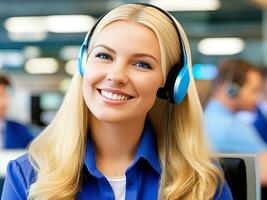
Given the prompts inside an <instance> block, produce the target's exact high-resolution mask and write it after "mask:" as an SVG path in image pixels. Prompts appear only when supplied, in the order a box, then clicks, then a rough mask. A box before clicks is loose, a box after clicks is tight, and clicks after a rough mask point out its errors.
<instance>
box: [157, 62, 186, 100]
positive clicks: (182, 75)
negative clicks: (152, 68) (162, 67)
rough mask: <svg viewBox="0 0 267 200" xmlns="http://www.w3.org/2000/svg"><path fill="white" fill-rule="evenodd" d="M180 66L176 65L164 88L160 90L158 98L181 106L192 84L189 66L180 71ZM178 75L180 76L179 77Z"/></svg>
mask: <svg viewBox="0 0 267 200" xmlns="http://www.w3.org/2000/svg"><path fill="white" fill-rule="evenodd" d="M179 68H180V67H179V66H177V65H174V66H173V67H172V68H171V70H170V72H169V74H168V77H167V80H166V83H165V86H164V88H159V90H158V92H157V96H158V97H159V98H162V99H167V100H169V101H170V102H171V103H175V104H179V103H181V102H182V100H183V99H184V97H185V95H186V93H187V89H188V87H189V83H190V76H189V70H188V66H187V65H185V66H183V67H182V69H181V71H180V72H179V73H178V71H179ZM177 74H178V75H177Z"/></svg>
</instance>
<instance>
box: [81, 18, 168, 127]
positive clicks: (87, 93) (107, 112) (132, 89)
mask: <svg viewBox="0 0 267 200" xmlns="http://www.w3.org/2000/svg"><path fill="white" fill-rule="evenodd" d="M160 63H161V60H160V47H159V42H158V39H157V37H156V35H155V33H154V32H153V31H152V30H151V29H149V28H148V27H146V26H144V25H141V24H138V23H134V22H128V21H116V22H112V23H111V24H109V25H108V26H106V27H105V28H104V29H103V30H101V32H100V33H99V34H98V35H97V37H96V41H95V44H94V46H93V48H92V51H91V53H90V55H89V57H88V61H87V64H86V66H85V69H84V70H85V74H84V79H83V95H84V99H85V102H86V104H87V106H88V108H89V109H90V111H91V112H92V114H93V115H94V116H95V117H96V118H97V119H99V120H101V121H105V122H119V121H128V120H133V119H135V120H138V119H140V120H143V119H144V118H145V116H146V114H147V112H148V111H149V110H150V109H151V107H152V106H153V104H154V102H155V99H156V93H157V90H158V88H159V87H160V86H162V85H163V75H162V69H161V64H160Z"/></svg>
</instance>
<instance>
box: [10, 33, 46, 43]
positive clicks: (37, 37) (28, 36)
mask: <svg viewBox="0 0 267 200" xmlns="http://www.w3.org/2000/svg"><path fill="white" fill-rule="evenodd" d="M7 36H8V38H9V39H10V40H12V41H14V42H39V41H43V40H45V39H46V38H47V33H8V34H7Z"/></svg>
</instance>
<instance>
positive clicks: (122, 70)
mask: <svg viewBox="0 0 267 200" xmlns="http://www.w3.org/2000/svg"><path fill="white" fill-rule="evenodd" d="M107 80H108V81H112V82H113V83H115V84H121V85H122V84H126V83H128V74H127V67H126V65H125V64H115V63H114V66H112V68H111V69H110V70H109V72H108V73H107Z"/></svg>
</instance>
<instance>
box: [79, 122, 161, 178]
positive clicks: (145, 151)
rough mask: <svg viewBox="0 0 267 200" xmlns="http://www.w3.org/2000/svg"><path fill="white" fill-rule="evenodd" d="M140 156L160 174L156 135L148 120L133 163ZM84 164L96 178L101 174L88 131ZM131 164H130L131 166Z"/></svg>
mask: <svg viewBox="0 0 267 200" xmlns="http://www.w3.org/2000/svg"><path fill="white" fill-rule="evenodd" d="M140 158H142V159H145V160H146V161H147V162H148V163H149V164H150V166H151V167H152V168H153V169H154V170H155V171H156V172H157V173H158V174H161V166H160V162H159V156H158V151H157V144H156V137H155V134H154V132H153V129H152V126H151V125H150V123H149V122H146V123H145V127H144V130H143V133H142V136H141V139H140V142H139V145H138V149H137V152H136V155H135V158H134V161H133V165H135V163H137V162H138V161H139V160H140ZM84 164H85V166H86V167H87V169H88V171H89V173H90V174H91V175H94V176H95V177H98V178H100V177H102V176H103V175H102V174H101V172H99V170H98V169H97V167H96V161H95V150H94V145H93V141H92V138H91V134H90V133H88V140H87V145H86V152H85V159H84ZM133 165H131V167H132V166H133Z"/></svg>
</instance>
